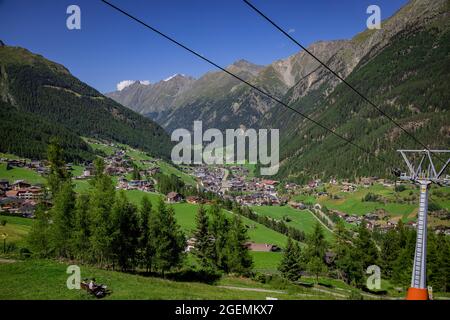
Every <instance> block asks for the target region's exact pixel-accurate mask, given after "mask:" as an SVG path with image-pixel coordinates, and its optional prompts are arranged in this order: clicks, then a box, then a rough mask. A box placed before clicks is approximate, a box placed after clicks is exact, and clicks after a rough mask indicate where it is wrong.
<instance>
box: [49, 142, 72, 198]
mask: <svg viewBox="0 0 450 320" xmlns="http://www.w3.org/2000/svg"><path fill="white" fill-rule="evenodd" d="M47 159H48V162H49V165H50V173H49V175H48V178H47V184H48V186H49V188H50V191H51V193H52V195H53V196H55V195H56V193H58V191H59V188H60V187H61V185H62V184H63V183H64V182H65V181H70V178H71V177H70V173H69V172H68V171H67V168H66V163H65V161H64V151H63V149H62V148H61V145H60V144H59V142H58V140H57V139H56V138H52V139H51V141H50V144H49V145H48V149H47Z"/></svg>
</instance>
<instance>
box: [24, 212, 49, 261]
mask: <svg viewBox="0 0 450 320" xmlns="http://www.w3.org/2000/svg"><path fill="white" fill-rule="evenodd" d="M50 221H51V217H50V212H49V211H48V210H47V208H46V207H45V206H44V205H43V204H38V205H37V207H36V211H35V220H34V223H33V225H32V226H31V230H30V233H29V234H28V237H27V242H28V244H29V246H30V248H31V250H32V252H33V254H34V255H35V256H37V257H40V258H49V257H50V256H51V255H52V249H51V243H50Z"/></svg>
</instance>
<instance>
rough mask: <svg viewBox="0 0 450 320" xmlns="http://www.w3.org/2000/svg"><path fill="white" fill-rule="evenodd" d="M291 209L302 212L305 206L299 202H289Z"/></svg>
mask: <svg viewBox="0 0 450 320" xmlns="http://www.w3.org/2000/svg"><path fill="white" fill-rule="evenodd" d="M288 204H289V205H290V206H291V207H292V208H294V209H299V210H304V209H306V205H305V204H303V203H301V202H296V201H289V203H288Z"/></svg>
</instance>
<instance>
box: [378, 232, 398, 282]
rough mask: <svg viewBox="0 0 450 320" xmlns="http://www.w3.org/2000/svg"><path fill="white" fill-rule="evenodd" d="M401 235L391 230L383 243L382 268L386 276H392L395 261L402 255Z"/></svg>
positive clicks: (381, 253)
mask: <svg viewBox="0 0 450 320" xmlns="http://www.w3.org/2000/svg"><path fill="white" fill-rule="evenodd" d="M399 241H400V239H399V235H398V232H397V231H396V230H389V231H388V232H386V234H385V235H384V237H383V239H382V242H381V252H380V267H381V270H382V272H383V274H384V275H385V276H387V277H388V278H390V277H391V276H392V269H393V264H394V261H395V260H396V259H397V258H398V256H399V254H400V245H399Z"/></svg>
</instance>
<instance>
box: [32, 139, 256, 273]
mask: <svg viewBox="0 0 450 320" xmlns="http://www.w3.org/2000/svg"><path fill="white" fill-rule="evenodd" d="M48 160H49V163H50V173H49V176H48V180H47V185H48V189H49V192H50V194H51V196H52V206H51V207H50V208H47V207H46V206H44V205H43V204H41V205H39V206H38V208H37V210H36V221H35V223H34V224H33V226H32V229H31V231H30V234H29V237H28V243H29V245H30V248H31V249H32V252H33V254H34V255H36V256H38V257H44V258H63V259H70V260H77V261H80V262H81V263H88V264H94V265H97V266H100V267H103V268H112V269H118V270H122V271H134V270H137V269H140V270H146V271H152V272H158V273H160V274H162V275H163V276H164V274H165V273H166V272H167V271H170V270H172V269H174V268H179V267H181V266H182V264H183V261H184V257H185V249H186V235H185V234H184V233H183V232H182V230H181V228H180V226H179V225H178V224H177V222H176V219H175V212H174V209H173V208H172V207H171V206H167V205H166V204H165V202H164V200H163V199H162V198H160V199H159V201H158V203H157V205H156V206H153V205H152V202H151V201H150V200H149V199H148V197H146V196H144V197H143V198H142V201H141V203H140V206H135V205H134V204H132V203H130V202H129V200H128V199H127V197H126V195H125V193H124V192H123V191H121V192H116V190H115V186H114V184H113V180H112V179H111V177H110V176H109V175H107V174H106V173H105V170H104V169H105V163H104V161H103V159H101V158H97V159H96V160H95V161H94V168H95V169H94V173H95V176H94V178H93V179H92V180H90V184H91V188H90V190H89V191H88V192H84V193H81V194H79V195H77V194H76V193H75V191H74V186H73V184H72V182H71V175H70V172H68V171H67V169H66V166H65V162H64V154H63V150H62V148H61V146H60V145H59V144H58V143H57V142H56V141H52V143H51V144H50V145H49V147H48ZM209 211H210V212H209V215H210V216H211V220H209V218H208V217H207V216H206V213H205V212H206V211H205V209H204V208H203V207H200V209H199V212H198V217H197V231H196V232H195V235H194V236H195V237H196V238H197V244H196V249H195V253H196V254H195V256H196V257H198V260H199V262H200V265H201V266H202V267H205V268H208V269H209V270H217V271H224V272H236V273H245V272H249V271H250V270H251V266H252V260H251V257H250V256H249V254H248V252H246V250H247V249H246V247H245V242H246V241H247V235H246V230H245V228H244V227H243V226H242V223H241V221H240V219H239V217H238V216H234V217H233V219H228V218H226V217H225V216H224V214H223V212H222V211H221V209H220V207H219V206H218V205H213V206H212V207H211V208H210V209H209ZM197 246H198V249H197ZM201 252H202V253H201ZM206 257H207V258H206Z"/></svg>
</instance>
